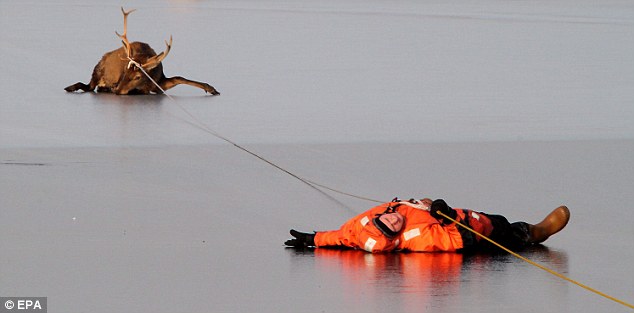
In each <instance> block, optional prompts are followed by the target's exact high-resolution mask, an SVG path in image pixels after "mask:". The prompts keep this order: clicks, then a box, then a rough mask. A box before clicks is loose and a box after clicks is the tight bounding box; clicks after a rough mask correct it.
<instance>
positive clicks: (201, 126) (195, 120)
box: [128, 57, 384, 213]
mask: <svg viewBox="0 0 634 313" xmlns="http://www.w3.org/2000/svg"><path fill="white" fill-rule="evenodd" d="M128 59H129V60H130V62H128V68H130V67H131V66H132V65H134V66H136V67H137V68H138V69H139V70H141V72H143V74H145V76H146V77H147V78H148V79H150V81H151V82H152V83H153V84H154V85H155V86H156V87H157V88H158V89H160V90H161V92H163V94H164V95H166V96H167V97H168V98H169V99H170V100H172V102H174V104H176V106H178V107H179V108H180V109H181V111H183V112H184V113H185V114H187V116H189V118H191V120H192V121H193V122H191V121H185V122H187V123H188V124H190V125H192V126H194V127H196V128H198V129H201V130H203V131H205V132H207V133H209V134H211V135H212V136H214V137H216V138H219V139H221V140H223V141H225V142H227V143H229V144H231V145H233V146H235V147H236V148H238V149H240V150H242V151H244V152H246V153H248V154H250V155H252V156H254V157H256V158H258V159H260V160H262V161H264V162H265V163H267V164H269V165H271V166H273V167H275V168H277V169H278V170H280V171H282V172H284V173H286V174H288V175H290V176H292V177H293V178H295V179H298V180H299V181H301V182H303V183H304V184H306V185H308V186H310V187H311V188H313V189H315V190H317V191H318V192H319V193H321V194H322V195H324V196H325V197H327V198H328V199H330V200H331V201H333V202H335V203H337V204H339V205H341V206H343V207H344V208H346V209H348V210H349V211H351V212H354V213H356V211H354V210H352V209H351V208H350V207H348V206H347V205H345V204H344V203H342V202H341V201H339V200H337V199H336V198H334V197H333V196H331V195H329V194H327V193H326V192H324V191H323V190H321V189H319V188H317V186H319V187H321V188H324V189H327V190H330V191H333V192H336V193H339V194H342V195H345V196H349V197H353V198H357V199H361V200H366V201H372V202H377V203H382V202H384V201H379V200H373V199H370V198H366V197H361V196H356V195H353V194H350V193H346V192H343V191H339V190H337V189H334V188H330V187H327V186H325V185H322V184H318V183H316V182H313V181H310V180H307V179H304V178H302V177H300V176H298V175H296V174H294V173H292V172H291V171H289V170H287V169H285V168H283V167H281V166H279V165H277V164H275V163H273V162H272V161H269V160H267V159H266V158H264V157H262V156H260V155H258V154H256V153H255V152H252V151H250V150H248V149H246V148H244V147H242V146H241V145H239V144H237V143H235V142H234V141H232V140H230V139H229V138H227V137H225V136H222V135H221V134H219V133H217V132H215V131H213V130H212V129H211V128H209V127H208V126H207V125H205V124H204V123H203V122H202V121H200V120H199V119H198V118H196V116H194V115H193V114H191V113H190V112H189V111H188V110H187V109H186V108H185V107H183V106H182V105H181V104H180V103H178V101H176V100H175V99H174V98H172V97H171V96H170V95H168V94H167V93H165V90H164V89H163V88H161V86H160V85H159V84H158V83H157V82H156V81H155V80H154V79H152V77H150V75H149V74H148V73H147V72H146V71H145V70H144V69H143V67H142V66H141V65H140V64H139V63H138V62H136V61H134V60H133V59H132V58H130V57H128Z"/></svg>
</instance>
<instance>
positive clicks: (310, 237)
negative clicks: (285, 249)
mask: <svg viewBox="0 0 634 313" xmlns="http://www.w3.org/2000/svg"><path fill="white" fill-rule="evenodd" d="M290 233H291V236H293V237H295V239H289V240H286V241H285V242H284V244H285V245H287V246H291V247H295V248H306V247H314V246H315V234H307V233H300V232H298V231H296V230H294V229H291V231H290Z"/></svg>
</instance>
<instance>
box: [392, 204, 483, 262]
mask: <svg viewBox="0 0 634 313" xmlns="http://www.w3.org/2000/svg"><path fill="white" fill-rule="evenodd" d="M455 210H456V213H457V217H456V220H457V221H458V222H460V223H462V224H465V225H466V226H469V227H470V228H472V229H473V230H475V231H477V232H479V233H481V234H483V235H485V236H489V235H490V234H491V232H492V230H493V226H492V225H491V221H490V220H489V218H488V217H486V215H485V214H483V213H476V212H474V211H471V210H466V209H455ZM399 212H401V211H399ZM403 213H405V212H401V214H403ZM405 214H406V215H405V218H406V222H405V227H404V229H403V232H402V233H401V238H400V240H399V246H398V249H399V250H408V251H413V252H438V251H446V252H452V251H457V250H459V249H462V248H466V247H465V245H466V244H469V245H471V244H476V243H477V242H479V241H480V240H481V239H482V238H481V237H480V236H476V237H475V239H476V242H475V243H473V242H470V241H467V242H465V241H463V235H462V234H461V233H463V234H468V232H469V231H468V230H466V229H463V228H462V226H459V225H456V224H455V223H451V224H449V225H442V224H441V223H440V222H438V221H437V220H436V219H435V218H433V217H432V216H431V214H430V213H429V211H426V210H420V209H415V210H410V211H408V212H407V213H405ZM410 221H412V222H413V223H410Z"/></svg>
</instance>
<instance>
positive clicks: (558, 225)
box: [528, 205, 570, 243]
mask: <svg viewBox="0 0 634 313" xmlns="http://www.w3.org/2000/svg"><path fill="white" fill-rule="evenodd" d="M568 220H570V210H568V207H566V206H565V205H562V206H560V207H558V208H556V209H554V210H553V211H552V212H550V214H548V215H547V216H546V218H544V220H543V221H541V222H539V223H538V224H535V225H531V224H528V232H529V236H530V238H529V239H528V241H529V242H530V243H541V242H544V241H545V240H546V239H548V237H550V236H552V235H554V234H556V233H557V232H559V231H560V230H562V229H563V228H564V227H565V226H566V224H568Z"/></svg>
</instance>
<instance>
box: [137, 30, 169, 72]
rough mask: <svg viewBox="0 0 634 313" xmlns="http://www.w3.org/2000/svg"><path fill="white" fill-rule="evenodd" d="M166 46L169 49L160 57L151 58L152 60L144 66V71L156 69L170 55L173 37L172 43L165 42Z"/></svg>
mask: <svg viewBox="0 0 634 313" xmlns="http://www.w3.org/2000/svg"><path fill="white" fill-rule="evenodd" d="M165 45H166V46H167V48H166V49H165V51H164V52H161V53H159V54H158V55H155V56H153V57H151V58H150V59H148V60H147V62H145V63H144V64H143V68H144V69H147V70H150V69H153V68H155V67H156V66H157V65H159V63H161V62H162V61H163V59H165V57H166V56H167V55H168V54H169V53H170V49H172V36H171V35H170V42H169V43H168V42H167V40H165Z"/></svg>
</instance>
